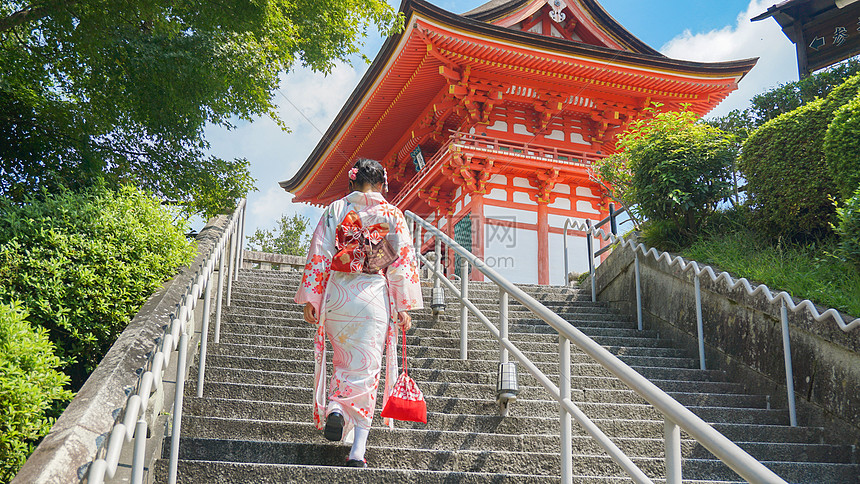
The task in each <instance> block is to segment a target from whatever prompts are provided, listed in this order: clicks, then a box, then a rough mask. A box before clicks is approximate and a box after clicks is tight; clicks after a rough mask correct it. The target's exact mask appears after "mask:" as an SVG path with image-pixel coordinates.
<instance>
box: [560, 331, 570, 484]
mask: <svg viewBox="0 0 860 484" xmlns="http://www.w3.org/2000/svg"><path fill="white" fill-rule="evenodd" d="M558 343H559V385H558V388H559V394H560V396H561V399H562V401H568V402H569V401H571V397H570V395H571V388H570V386H571V385H570V340H569V339H567V338H566V337H565V336H563V335H559V337H558ZM560 412H561V415H560V418H561V482H562V483H563V484H572V483H573V425H572V422H571V418H570V413H568V411H567V409H565V408H564V406H562V407H561V411H560Z"/></svg>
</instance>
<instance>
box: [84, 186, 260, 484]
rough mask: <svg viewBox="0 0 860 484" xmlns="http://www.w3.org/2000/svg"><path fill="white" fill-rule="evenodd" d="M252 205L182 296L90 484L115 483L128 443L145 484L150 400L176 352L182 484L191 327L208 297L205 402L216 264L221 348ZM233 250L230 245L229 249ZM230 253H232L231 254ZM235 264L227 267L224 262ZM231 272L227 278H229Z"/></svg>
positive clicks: (137, 477)
mask: <svg viewBox="0 0 860 484" xmlns="http://www.w3.org/2000/svg"><path fill="white" fill-rule="evenodd" d="M245 206H246V200H245V199H242V200H241V201H240V202H239V204H238V206H237V207H236V210H234V211H233V214H232V215H231V216H230V219H229V222H228V224H227V227H226V228H225V230H224V232H223V233H222V234H221V238H220V239H219V241H218V243H217V244H215V246H213V247H212V249H211V250H210V252H209V254H208V255H207V256H206V258H205V259H204V260H203V261H202V262H201V263H200V265H199V266H198V268H197V271H196V272H195V275H194V278H193V281H192V283H191V284H189V285H188V286H187V287H186V289H185V293H184V294H183V295H182V297H181V300H180V303H179V304H177V311H176V313H175V314H173V315H171V321H170V324H168V325H167V326H166V327H165V330H164V335H163V337H162V339H161V342H160V344H157V345H156V351H155V354H154V355H153V357H152V359H151V360H150V361H149V365H148V366H149V368H148V369H146V367H144V368H145V369H144V371H141V376H140V378H139V380H138V384H137V392H136V393H132V395H131V396H129V398H128V400H127V401H126V404H125V406H123V408H122V409H121V410H122V414H123V418H122V421H119V420H118V421H117V423H115V424H114V427H113V429H112V430H111V432H110V435H109V437H108V440H107V442H106V443H105V446H104V447H103V448H104V449H106V451H105V455H104V457H101V458H99V459H95V460H94V461H93V463H92V464H91V465H90V467H89V470H88V474H87V482H89V483H90V484H102V483H103V482H104V479H105V477H108V478H109V479H112V478H113V477H114V475H115V474H116V470H117V467H118V465H119V458H120V454H121V452H122V448H123V446H124V445H125V443H126V442H131V441H132V440H134V451H133V459H132V466H131V482H132V483H133V484H141V483H142V482H143V472H144V467H145V463H144V460H145V455H146V440H147V429H148V423H147V421H146V410H147V408H148V406H149V397H150V395H151V394H152V393H153V392H156V391H158V390H159V389H160V388H161V387H162V384H163V379H162V373H163V371H164V369H165V367H167V366H168V364H169V363H170V358H171V355H172V353H173V351H175V350H177V349H178V352H179V353H178V355H177V358H178V359H177V365H176V385H175V390H174V400H173V427H172V435H171V443H170V460H169V464H168V483H169V484H174V483H175V482H176V473H177V467H178V461H179V436H180V430H181V425H182V401H183V392H184V389H185V388H184V387H185V371H186V366H187V356H188V343H189V331H188V329H189V323H191V326H192V330H193V324H194V323H193V318H194V309H195V307H196V306H197V302H198V300H199V299H200V297H201V295H205V300H204V304H203V326H202V329H201V331H202V334H201V338H200V365H199V374H198V382H197V395H198V396H202V391H203V376H204V372H205V365H206V341H207V339H208V332H209V312H210V305H211V294H212V283H213V282H214V281H212V276H213V275H214V270H215V263H216V262H219V269H218V289H217V294H216V309H215V342H216V343H217V342H218V336H217V335H218V331H219V329H220V328H219V326H220V322H221V300H222V294H223V287H224V278H225V275H226V276H227V294H228V295H227V305H228V306H229V305H230V296H229V294H230V289H231V287H232V282H233V280H234V279H238V268H239V265H238V262H239V261H240V260H241V258H240V257H239V255H240V254H241V251H242V249H241V246H242V243H241V242H240V241H239V239H240V238H243V234H244V225H245ZM228 244H229V245H228ZM228 247H229V253H225V250H226V249H227V248H228ZM225 255H226V256H227V257H228V258H229V259H230V260H229V262H228V263H227V264H225V262H224V256H225ZM225 266H226V274H225Z"/></svg>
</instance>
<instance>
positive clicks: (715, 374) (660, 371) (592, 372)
mask: <svg viewBox="0 0 860 484" xmlns="http://www.w3.org/2000/svg"><path fill="white" fill-rule="evenodd" d="M219 345H220V343H219ZM244 345H247V346H254V345H253V343H249V342H246V343H244ZM258 347H259V348H263V346H262V345H259V346H258ZM419 350H420V349H419ZM286 351H290V350H286ZM292 351H293V353H285V354H284V356H288V357H290V358H286V359H290V360H295V361H303V359H304V358H303V355H307V356H310V353H311V352H312V350H309V349H304V350H292ZM445 351H447V352H449V353H450V354H451V355H452V356H451V359H455V358H456V356H457V355H458V354H459V350H445ZM415 352H419V351H412V350H409V351H408V353H409V354H410V355H411V354H412V353H415ZM440 352H441V351H434V352H433V353H432V354H434V355H439V354H440ZM490 353H491V354H492V351H490ZM213 354H221V352H220V348H219V350H215V349H213ZM496 354H498V353H496ZM527 354H528V353H527ZM473 356H474V355H473ZM580 356H584V357H585V358H588V357H587V355H584V354H581V355H580ZM416 357H420V356H419V355H416ZM437 357H438V356H437ZM585 358H584V359H585ZM282 359H283V358H282ZM274 361H277V360H274ZM304 361H308V362H310V361H312V359H311V358H310V357H309V358H308V359H307V360H304ZM494 363H495V362H494ZM209 366H210V367H211V366H212V365H211V363H210V365H209ZM287 368H289V369H290V372H291V373H296V372H298V373H303V372H302V371H299V370H298V369H297V368H296V367H295V365H290V366H285V365H283V364H280V363H274V364H271V365H268V366H266V367H265V368H260V370H267V371H271V372H281V371H284V370H285V369H287ZM304 368H305V369H307V366H305V367H304ZM491 368H492V367H491ZM631 368H633V369H634V370H636V371H637V372H639V374H641V375H643V376H645V377H646V378H652V379H661V380H685V381H691V382H692V381H702V382H724V381H726V374H725V373H724V372H721V371H714V370H707V371H702V370H699V369H690V368H663V367H642V366H631ZM436 370H437V371H436V372H435V373H434V372H429V371H424V369H422V368H421V367H419V368H418V372H417V373H416V374H415V375H413V376H414V377H415V378H421V379H422V381H430V380H434V381H464V380H465V381H468V382H478V381H480V382H483V383H491V384H495V373H496V372H495V371H483V372H476V371H470V372H468V373H465V374H460V373H457V372H456V370H451V369H444V370H443V369H442V368H437V369H436ZM547 370H548V371H549V373H546V374H548V375H552V376H555V375H556V374H557V373H558V370H557V369H555V368H553V367H550V368H547ZM571 372H572V374H573V375H575V376H597V377H607V378H610V377H612V376H613V374H612V373H610V372H609V370H606V369H604V368H603V367H602V366H600V365H599V364H598V363H596V362H594V361H588V360H586V361H584V362H579V361H578V362H574V363H572V365H571ZM277 376H278V375H276V374H273V375H271V377H277ZM521 378H527V379H530V378H531V377H530V375H528V373H525V372H524V373H523V374H522V375H521ZM491 379H492V381H490V380H491ZM526 381H529V380H523V381H522V382H521V384H524V383H525V382H526Z"/></svg>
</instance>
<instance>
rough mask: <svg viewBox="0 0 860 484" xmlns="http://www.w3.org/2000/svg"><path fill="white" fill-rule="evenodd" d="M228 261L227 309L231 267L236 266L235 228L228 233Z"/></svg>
mask: <svg viewBox="0 0 860 484" xmlns="http://www.w3.org/2000/svg"><path fill="white" fill-rule="evenodd" d="M228 245H229V247H228V250H229V259H228V260H227V276H228V277H227V307H229V306H230V299H231V298H232V296H233V276H234V273H235V271H234V269H233V266H234V265H235V264H236V229H235V227H234V228H233V230H232V231H231V233H230V242H229V244H228Z"/></svg>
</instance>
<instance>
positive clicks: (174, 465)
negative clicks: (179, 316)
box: [167, 331, 188, 484]
mask: <svg viewBox="0 0 860 484" xmlns="http://www.w3.org/2000/svg"><path fill="white" fill-rule="evenodd" d="M187 357H188V334H186V332H185V331H180V336H179V358H178V359H177V360H176V387H175V390H174V398H173V434H172V435H171V436H170V462H169V467H168V475H167V482H168V484H176V473H177V469H178V467H179V435H180V431H181V427H182V396H183V393H184V392H183V390H184V389H185V363H186V361H187V359H188V358H187Z"/></svg>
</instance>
